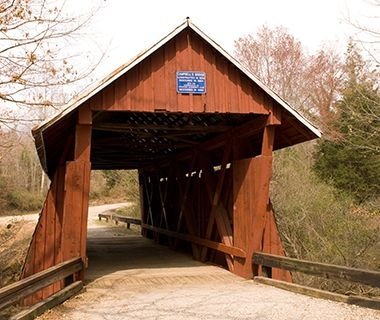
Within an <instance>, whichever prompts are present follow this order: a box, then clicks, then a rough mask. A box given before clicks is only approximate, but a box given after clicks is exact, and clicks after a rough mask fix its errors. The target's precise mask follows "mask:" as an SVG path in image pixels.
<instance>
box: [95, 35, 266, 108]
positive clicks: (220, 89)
mask: <svg viewBox="0 0 380 320" xmlns="http://www.w3.org/2000/svg"><path fill="white" fill-rule="evenodd" d="M180 70H194V71H204V72H205V73H206V79H207V80H206V81H207V89H206V90H207V93H206V94H204V95H185V94H177V91H176V79H175V78H176V71H180ZM243 78H244V79H243ZM247 80H248V79H247V77H246V76H245V75H243V74H242V72H240V71H239V70H238V69H237V68H236V67H235V66H234V65H232V63H231V62H229V61H228V60H227V59H226V58H225V57H223V56H222V55H220V54H219V53H217V52H216V51H215V49H213V48H212V47H211V46H210V45H209V44H207V43H206V42H205V41H203V40H201V39H200V38H199V36H197V35H196V34H195V33H194V32H192V31H190V30H184V31H183V32H182V33H180V34H179V35H178V36H177V37H175V38H174V39H172V40H170V41H169V42H168V43H166V44H165V45H164V46H163V47H161V48H159V49H158V50H157V51H156V52H154V53H153V54H152V55H150V56H149V57H147V58H146V59H145V60H144V61H142V62H141V63H140V64H138V65H137V66H135V67H134V68H132V69H131V70H129V71H128V72H127V73H126V74H125V75H123V76H121V77H120V78H119V79H118V80H116V81H114V82H113V83H112V84H110V85H109V86H107V87H106V88H105V89H103V90H102V91H100V92H99V93H98V94H96V95H95V96H94V97H93V98H91V99H90V106H91V109H92V110H132V111H152V112H153V111H155V110H162V109H165V110H167V111H171V112H178V111H181V112H220V113H224V112H231V113H232V112H235V113H257V114H268V112H269V109H268V108H266V107H264V93H263V91H262V90H261V89H260V88H259V87H258V86H257V85H255V84H254V83H252V81H247Z"/></svg>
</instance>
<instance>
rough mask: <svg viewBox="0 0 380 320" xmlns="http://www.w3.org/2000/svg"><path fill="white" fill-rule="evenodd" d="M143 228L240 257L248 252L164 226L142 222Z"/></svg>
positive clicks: (243, 256)
mask: <svg viewBox="0 0 380 320" xmlns="http://www.w3.org/2000/svg"><path fill="white" fill-rule="evenodd" d="M142 228H144V229H147V230H152V231H155V232H159V233H162V234H164V235H167V236H169V237H173V238H177V239H180V240H184V241H189V242H191V243H194V244H198V245H200V246H205V247H208V248H210V249H214V250H217V251H220V252H224V253H227V254H230V255H233V256H236V257H240V258H245V257H246V253H245V251H244V250H242V249H240V248H237V247H233V246H227V245H225V244H223V243H219V242H215V241H211V240H208V239H203V238H199V237H196V236H192V235H188V234H183V233H179V232H175V231H170V230H166V229H162V228H157V227H153V226H151V225H148V224H142Z"/></svg>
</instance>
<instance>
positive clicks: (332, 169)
mask: <svg viewBox="0 0 380 320" xmlns="http://www.w3.org/2000/svg"><path fill="white" fill-rule="evenodd" d="M365 66H366V65H365V63H364V61H363V60H362V58H361V56H360V54H359V52H358V51H357V49H356V48H355V46H353V45H350V46H349V50H348V54H347V60H346V68H345V69H346V70H345V71H346V81H345V88H344V90H343V91H342V97H341V99H340V101H339V102H338V103H337V109H338V112H339V113H338V117H337V119H336V121H335V122H334V123H333V125H334V127H335V128H336V133H337V136H336V137H335V139H333V140H332V139H324V140H322V142H321V143H320V144H319V145H318V148H317V151H316V159H317V162H316V164H315V170H316V172H317V173H318V175H319V176H320V177H321V178H322V179H323V180H324V181H326V182H328V183H331V184H332V185H334V186H336V187H337V188H338V189H340V190H343V191H345V192H348V193H349V194H351V195H352V196H354V197H355V198H356V200H357V201H359V202H363V201H366V200H368V199H371V198H374V197H377V196H378V195H379V194H380V139H379V137H380V94H379V92H378V90H376V89H374V87H375V84H374V81H373V80H372V79H371V76H372V75H371V74H369V73H368V72H367V71H366V68H365Z"/></svg>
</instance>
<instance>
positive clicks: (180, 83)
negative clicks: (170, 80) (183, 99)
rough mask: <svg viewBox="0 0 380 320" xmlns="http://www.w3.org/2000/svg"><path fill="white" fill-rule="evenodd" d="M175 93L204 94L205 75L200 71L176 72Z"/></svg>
mask: <svg viewBox="0 0 380 320" xmlns="http://www.w3.org/2000/svg"><path fill="white" fill-rule="evenodd" d="M176 78H177V92H178V93H192V94H205V93H206V73H205V72H201V71H177V74H176Z"/></svg>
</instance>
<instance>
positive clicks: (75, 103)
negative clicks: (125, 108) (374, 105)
mask: <svg viewBox="0 0 380 320" xmlns="http://www.w3.org/2000/svg"><path fill="white" fill-rule="evenodd" d="M187 27H189V28H190V29H191V30H193V31H194V32H195V33H196V34H198V35H199V36H200V37H201V38H202V39H203V40H204V41H206V42H207V43H209V44H210V45H211V46H212V47H213V48H214V49H215V50H216V51H217V52H219V53H220V54H221V55H223V56H224V57H225V58H226V59H227V60H228V61H230V62H231V63H232V64H233V65H234V66H235V67H236V68H238V69H239V70H240V71H241V72H243V73H244V74H245V75H246V76H247V77H248V78H250V79H251V80H252V81H253V82H254V83H255V84H257V85H258V86H259V87H260V88H261V89H262V90H263V91H264V92H265V93H266V94H268V95H269V96H270V97H271V98H272V99H274V100H275V101H276V102H277V103H278V104H279V105H280V106H281V107H282V108H284V109H285V110H286V111H288V112H289V113H290V114H291V115H293V116H294V117H295V118H296V119H297V120H298V121H299V122H301V123H302V124H303V125H304V126H305V127H306V128H307V129H309V130H310V131H311V132H312V133H313V134H314V135H315V136H317V137H321V132H320V131H319V130H318V128H317V127H315V126H314V125H313V124H312V123H311V122H310V121H308V120H307V119H306V118H305V117H303V116H302V115H301V114H300V113H299V112H298V111H297V110H295V109H294V108H293V107H291V106H290V105H289V104H288V103H287V102H286V101H285V100H284V99H282V98H281V97H280V96H279V95H278V94H277V93H275V92H274V91H272V90H271V89H269V87H267V86H266V85H265V84H264V83H263V82H262V81H261V80H259V79H258V78H257V77H256V76H255V75H253V74H252V73H251V72H250V71H249V70H248V69H246V68H245V67H244V66H243V65H242V64H241V63H240V62H239V61H237V60H236V59H235V58H234V57H232V56H231V55H230V54H229V53H228V52H227V51H225V50H224V49H223V48H222V47H221V46H220V45H218V44H217V43H216V42H215V41H214V40H212V39H211V38H210V37H208V36H207V35H206V34H205V33H204V32H203V31H202V30H200V29H199V28H198V27H197V26H196V25H195V24H194V23H193V22H192V21H191V20H190V19H189V18H187V19H186V20H185V21H184V22H183V23H182V24H180V25H179V26H178V27H177V28H175V29H174V30H173V31H172V32H170V33H169V34H168V35H167V36H165V37H164V38H163V39H161V40H160V41H158V42H157V43H156V44H154V45H153V46H152V47H150V48H149V49H147V50H145V51H143V52H141V53H140V54H138V55H137V56H136V57H134V58H133V59H132V60H131V61H129V62H128V63H126V64H124V65H122V66H120V67H119V68H117V69H116V70H115V71H113V72H112V73H111V74H109V75H108V76H107V77H105V78H104V79H103V80H102V81H100V82H99V83H98V84H97V85H96V86H95V87H92V88H90V89H88V90H85V91H83V93H82V94H80V95H79V96H78V97H75V98H74V99H73V100H72V101H70V102H69V103H68V104H67V106H66V107H65V108H64V109H63V110H62V111H61V112H60V113H58V114H56V115H55V116H53V117H51V118H50V119H48V120H46V121H44V122H42V123H41V124H40V125H39V126H37V127H35V128H34V129H33V130H32V133H33V136H34V137H36V136H40V135H41V134H42V132H43V131H44V130H45V129H47V128H49V127H50V126H52V125H54V124H55V123H57V122H58V121H59V120H60V119H62V118H63V117H65V116H67V115H68V114H70V113H71V112H73V111H74V110H76V109H77V108H78V107H79V106H80V105H81V104H82V103H84V102H85V101H87V100H88V99H90V98H91V97H93V96H94V95H95V94H97V93H98V92H99V91H101V90H102V89H103V88H105V87H107V86H108V85H109V84H111V83H112V82H113V81H115V80H116V79H118V78H119V77H121V76H123V75H124V74H125V73H127V72H128V71H129V70H131V69H132V68H133V67H135V66H136V65H137V64H139V63H140V62H141V61H143V60H144V59H145V58H147V57H148V56H150V55H151V54H152V53H153V52H155V51H156V50H157V49H158V48H160V47H161V46H163V45H164V44H166V43H167V42H169V41H170V40H171V39H173V38H174V37H175V36H176V35H178V34H179V33H180V32H181V31H183V30H184V29H185V28H187ZM42 142H43V141H42Z"/></svg>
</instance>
